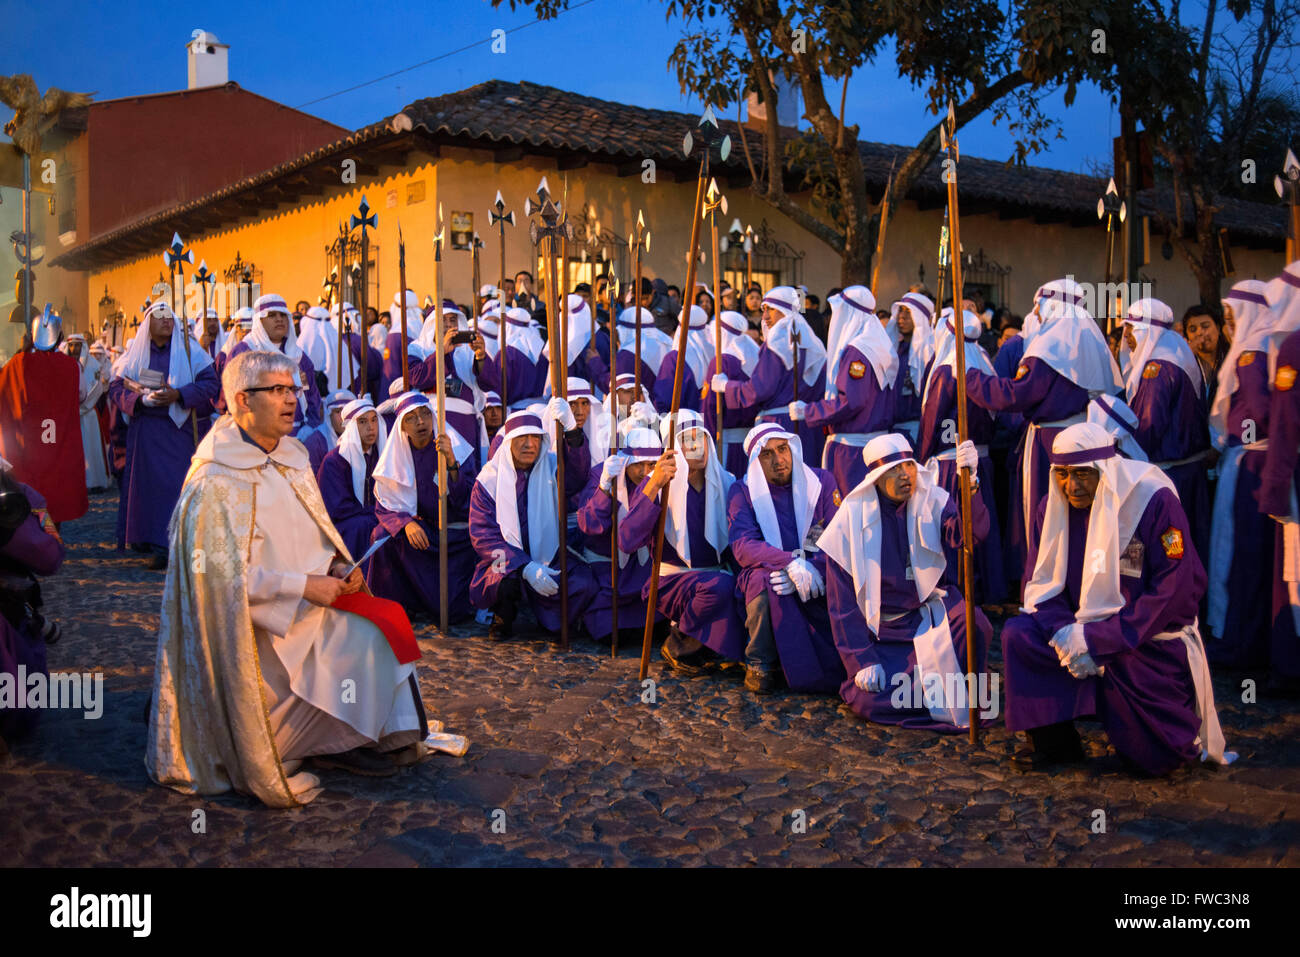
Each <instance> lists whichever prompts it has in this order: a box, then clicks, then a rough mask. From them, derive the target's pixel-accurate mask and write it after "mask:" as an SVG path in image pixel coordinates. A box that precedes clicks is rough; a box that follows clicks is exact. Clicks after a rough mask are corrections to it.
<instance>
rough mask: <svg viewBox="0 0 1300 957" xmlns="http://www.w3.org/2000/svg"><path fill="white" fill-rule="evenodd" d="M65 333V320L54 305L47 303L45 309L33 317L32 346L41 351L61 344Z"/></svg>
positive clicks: (46, 350)
mask: <svg viewBox="0 0 1300 957" xmlns="http://www.w3.org/2000/svg"><path fill="white" fill-rule="evenodd" d="M62 334H63V320H62V319H61V318H60V317H59V315H58V314H57V313H56V312H55V311H54V306H53V305H52V304H50V303H48V302H47V303H46V304H45V311H44V312H43V313H41V314H40V315H39V316H35V317H33V318H32V346H33V347H35V348H36V349H39V350H40V351H41V352H49V351H50V350H51V349H53V348H54V347H55V346H57V345H58V344H59V336H61V335H62Z"/></svg>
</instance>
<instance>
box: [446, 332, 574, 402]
mask: <svg viewBox="0 0 1300 957" xmlns="http://www.w3.org/2000/svg"><path fill="white" fill-rule="evenodd" d="M449 368H450V367H449ZM550 369H551V363H550V360H549V359H547V358H546V356H544V355H542V354H541V353H540V352H539V353H538V354H537V361H536V362H532V361H530V360H529V358H528V356H526V355H525V354H524V353H522V352H520V351H519V350H518V349H516V348H515V347H514V346H507V347H506V383H507V385H508V386H509V388H510V395H509V396H502V398H503V399H505V400H506V401H508V402H509V403H510V405H511V406H512V407H515V406H517V405H518V404H519V403H521V402H523V401H524V400H525V399H538V398H540V397H541V395H542V393H543V392H545V391H546V382H547V375H548V374H549V373H550ZM478 382H479V387H480V388H482V389H483V390H484V391H488V392H495V393H497V395H501V354H500V353H499V352H498V353H497V355H496V356H495V357H492V356H489V357H488V358H486V359H484V360H483V363H482V365H481V367H480V368H479V373H478Z"/></svg>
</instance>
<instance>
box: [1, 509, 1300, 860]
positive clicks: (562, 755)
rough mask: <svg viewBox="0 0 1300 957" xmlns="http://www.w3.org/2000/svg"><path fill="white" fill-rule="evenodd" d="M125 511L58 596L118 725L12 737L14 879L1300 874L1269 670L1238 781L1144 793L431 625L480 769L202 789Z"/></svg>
mask: <svg viewBox="0 0 1300 957" xmlns="http://www.w3.org/2000/svg"><path fill="white" fill-rule="evenodd" d="M116 508H117V497H116V493H108V494H102V495H99V496H94V497H92V500H91V512H90V514H88V515H87V516H86V517H85V518H84V519H82V520H80V521H78V522H74V523H70V524H68V525H66V526H65V528H64V534H65V538H66V540H67V544H68V549H69V554H68V560H67V562H66V563H65V565H64V567H63V570H62V572H61V573H60V574H59V575H58V576H56V577H55V578H54V579H52V580H50V581H49V582H48V583H47V584H46V586H45V596H46V604H47V613H48V614H50V615H51V616H52V617H55V618H57V619H58V620H59V621H60V622H61V623H62V626H63V629H64V637H63V639H62V641H61V642H60V643H59V644H56V645H54V646H52V647H51V648H50V667H51V669H52V670H55V671H75V672H82V671H86V672H102V673H103V674H104V697H105V701H104V712H103V716H102V718H100V719H99V720H96V721H87V720H83V718H82V715H81V713H80V712H69V711H63V712H49V713H46V714H45V715H44V716H43V718H42V723H41V727H40V729H39V731H38V732H37V733H36V735H35V736H33V737H31V738H29V739H27V740H25V741H22V742H18V743H15V744H14V745H12V748H13V757H12V759H11V762H10V763H9V765H8V766H7V767H4V768H0V864H4V865H15V864H22V865H110V864H111V865H152V866H178V865H189V864H203V865H214V864H215V865H230V864H243V865H248V864H265V865H283V866H322V865H324V866H347V865H384V866H415V865H446V864H455V865H487V866H528V865H604V866H610V865H614V866H619V865H668V866H678V865H682V866H686V865H706V864H707V865H744V864H750V863H758V864H763V865H796V866H807V865H830V864H859V865H863V864H865V865H893V866H923V865H954V864H986V865H987V864H1008V865H1019V864H1030V865H1040V866H1041V865H1122V866H1164V865H1216V866H1222V865H1247V864H1249V865H1266V866H1267V865H1290V866H1300V771H1298V770H1297V767H1298V766H1300V704H1298V703H1297V702H1295V701H1294V700H1291V701H1287V700H1277V699H1271V698H1269V697H1268V696H1267V695H1266V693H1265V692H1264V690H1263V689H1264V685H1265V681H1264V676H1262V675H1260V676H1256V678H1257V684H1258V686H1259V688H1260V692H1259V694H1260V698H1259V701H1258V702H1257V703H1253V704H1243V703H1242V700H1241V699H1242V694H1241V682H1242V679H1243V677H1248V676H1241V675H1229V674H1220V675H1216V678H1215V693H1216V699H1217V701H1218V706H1219V713H1220V716H1221V719H1222V722H1223V726H1224V732H1225V735H1226V737H1227V740H1228V745H1229V747H1230V748H1232V749H1235V750H1237V751H1238V752H1240V754H1241V758H1240V760H1239V762H1238V763H1237V764H1235V765H1233V766H1231V767H1227V768H1197V769H1193V770H1188V771H1182V772H1179V773H1178V774H1176V775H1175V776H1174V777H1172V778H1171V779H1168V780H1153V779H1139V778H1135V777H1133V776H1131V775H1130V774H1128V773H1127V772H1125V771H1123V770H1122V769H1121V768H1120V765H1119V761H1118V759H1117V758H1116V757H1115V755H1114V754H1113V752H1112V753H1110V754H1107V753H1106V750H1105V743H1104V739H1103V738H1102V736H1101V734H1100V731H1099V729H1098V727H1097V726H1096V725H1089V726H1086V727H1085V729H1084V731H1085V742H1086V744H1087V746H1088V747H1089V748H1090V750H1091V751H1092V752H1093V754H1094V757H1093V759H1092V760H1091V761H1090V762H1089V765H1088V766H1087V767H1086V768H1078V769H1069V770H1063V771H1060V772H1057V773H1054V774H1050V775H1034V776H1024V775H1019V774H1017V773H1016V772H1014V771H1011V770H1009V769H1008V768H1007V766H1006V759H1007V757H1008V756H1009V755H1010V754H1011V753H1012V751H1013V750H1014V748H1015V745H1016V741H1015V740H1014V736H1013V735H1010V734H1008V733H1007V732H1006V731H1005V729H1003V728H1002V727H1001V726H1000V725H999V726H995V727H993V728H992V729H990V730H988V731H986V732H985V734H984V736H983V739H982V743H981V747H980V748H979V749H978V750H976V751H974V752H972V750H971V748H970V746H969V744H968V743H967V741H966V739H965V737H964V736H949V737H941V736H938V735H934V734H931V733H929V732H912V731H904V730H897V731H895V730H889V729H885V728H881V727H877V726H872V725H868V724H866V723H864V722H862V721H860V720H858V719H857V718H855V717H853V716H852V715H851V714H850V713H849V711H848V710H847V708H844V707H842V706H841V705H840V702H839V701H838V699H834V698H817V697H810V696H805V695H799V694H792V693H789V692H784V693H780V694H777V695H773V696H771V697H769V698H765V699H760V698H755V697H754V696H751V695H749V694H747V693H746V692H745V691H744V689H743V688H742V686H741V681H740V678H739V677H738V676H737V677H731V676H725V675H724V676H719V677H712V678H701V679H693V680H679V679H677V678H675V677H673V676H671V675H670V674H669V673H668V672H667V671H666V670H665V669H664V668H663V666H662V665H661V663H660V661H659V658H658V652H657V650H656V653H655V658H654V664H653V665H652V668H651V677H652V678H654V679H655V680H656V682H657V687H656V689H655V690H656V697H657V700H656V701H655V702H654V703H643V701H642V688H641V686H640V685H639V684H638V682H637V681H636V665H637V662H636V654H637V651H636V650H634V649H632V648H630V647H627V648H624V649H623V652H622V654H621V655H620V657H619V658H618V659H617V660H611V659H610V657H609V653H608V650H607V649H606V650H603V651H602V649H600V648H599V647H598V646H597V645H595V644H594V643H590V642H582V643H578V644H576V645H575V646H574V648H573V650H572V651H570V652H568V653H560V652H558V651H553V650H551V648H550V646H549V644H548V643H547V642H545V641H541V640H530V639H528V638H524V639H520V640H516V641H513V642H508V643H505V644H501V645H494V644H489V643H488V642H487V641H486V639H485V635H486V628H485V627H480V628H477V629H462V630H459V631H457V633H456V634H454V635H450V636H440V635H439V634H438V633H437V631H436V630H435V628H433V627H432V626H431V625H429V624H428V623H427V622H426V623H423V624H422V625H421V623H419V622H417V630H418V633H419V634H420V636H421V647H422V648H423V650H424V658H423V660H422V662H421V663H420V665H419V666H418V674H419V678H420V685H421V688H422V689H423V693H424V698H425V701H426V702H427V704H428V706H429V709H430V717H436V718H439V719H441V720H442V721H443V722H445V723H446V725H447V730H448V731H451V732H454V733H457V734H463V735H465V736H467V737H468V738H469V740H470V750H469V753H468V754H466V755H465V756H464V757H462V758H455V757H450V756H448V755H437V756H435V757H433V758H432V759H430V760H428V761H427V762H425V763H423V764H422V765H420V766H418V767H415V768H407V769H404V770H403V771H402V772H401V773H400V774H399V775H398V776H397V777H395V778H388V779H378V780H373V779H367V778H360V777H353V776H350V775H347V774H344V773H341V772H320V773H321V776H322V781H323V783H324V784H325V785H326V791H325V793H324V794H322V795H321V796H320V797H319V798H318V799H317V800H316V801H315V802H314V803H313V804H311V805H309V806H307V807H305V808H301V809H298V810H293V811H278V810H271V809H268V808H265V807H263V806H262V805H261V804H260V803H258V802H257V801H256V800H254V799H252V798H247V797H243V796H238V795H228V796H225V797H222V798H218V799H213V800H209V799H201V798H189V797H185V796H183V795H180V794H177V793H174V792H172V791H169V790H167V789H164V788H161V787H158V786H155V785H153V784H152V783H150V782H149V780H148V778H147V777H146V775H145V770H144V763H143V755H144V747H145V725H144V722H143V720H142V712H143V710H144V708H145V706H146V701H147V699H148V695H149V690H150V684H151V678H152V671H153V660H154V637H155V635H154V633H155V628H156V625H157V620H158V605H159V598H160V594H161V586H162V581H163V573H162V572H154V571H149V570H147V569H146V568H145V567H144V563H143V561H142V560H141V559H140V557H139V556H137V555H135V554H132V553H126V554H121V553H117V552H115V551H114V550H113V547H112V537H113V525H114V518H115V515H116ZM196 808H201V809H203V810H204V812H205V815H206V833H201V834H196V833H193V831H192V829H191V822H192V819H193V817H192V815H193V811H194V810H195V809H196ZM498 809H499V811H500V812H503V814H502V813H494V812H498ZM1098 810H1100V811H1103V812H1104V820H1105V830H1104V833H1098V832H1096V831H1095V830H1094V828H1095V827H1097V824H1096V822H1097V821H1098V820H1099V817H1100V816H1099V815H1097V814H1096V811H1098ZM494 821H495V822H496V823H497V827H496V828H495V829H494V828H493V823H494ZM502 825H504V832H503V833H498V832H500V831H501V830H502Z"/></svg>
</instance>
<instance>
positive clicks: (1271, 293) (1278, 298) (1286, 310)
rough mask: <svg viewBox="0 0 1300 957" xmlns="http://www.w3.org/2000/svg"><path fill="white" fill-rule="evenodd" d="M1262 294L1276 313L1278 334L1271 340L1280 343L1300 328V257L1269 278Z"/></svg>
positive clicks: (1270, 364)
mask: <svg viewBox="0 0 1300 957" xmlns="http://www.w3.org/2000/svg"><path fill="white" fill-rule="evenodd" d="M1264 295H1265V296H1266V297H1267V298H1268V301H1269V305H1270V307H1271V308H1272V309H1273V310H1275V311H1276V312H1277V314H1278V315H1277V331H1278V333H1279V335H1278V336H1277V338H1276V339H1274V340H1273V342H1275V343H1276V344H1277V345H1281V344H1282V340H1283V339H1284V338H1286V336H1287V334H1288V333H1292V332H1295V331H1296V330H1297V329H1300V259H1297V260H1296V261H1295V262H1293V263H1290V264H1288V265H1287V267H1286V268H1285V269H1283V270H1282V271H1281V272H1280V273H1278V274H1277V275H1276V276H1275V277H1274V278H1272V279H1270V280H1269V282H1268V285H1267V286H1266V287H1265V288H1264ZM1238 334H1240V333H1238ZM1275 358H1276V356H1270V357H1269V368H1270V369H1271V368H1272V367H1273V359H1275ZM1270 381H1272V379H1271V378H1270Z"/></svg>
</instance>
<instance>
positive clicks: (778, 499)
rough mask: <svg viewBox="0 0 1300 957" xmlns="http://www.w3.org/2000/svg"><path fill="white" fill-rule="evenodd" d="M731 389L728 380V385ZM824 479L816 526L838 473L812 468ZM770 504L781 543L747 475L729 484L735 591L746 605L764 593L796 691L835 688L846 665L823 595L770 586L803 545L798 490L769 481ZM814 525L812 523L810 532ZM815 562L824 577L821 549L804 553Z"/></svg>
mask: <svg viewBox="0 0 1300 957" xmlns="http://www.w3.org/2000/svg"><path fill="white" fill-rule="evenodd" d="M728 389H730V386H728ZM813 472H815V473H816V475H817V478H818V480H819V481H820V482H821V494H820V495H819V496H818V498H817V505H816V507H815V508H814V509H813V517H812V524H813V528H815V527H817V526H820V527H821V528H825V527H826V523H827V522H829V521H830V520H831V518H833V517H834V515H835V511H836V509H837V508H838V506H837V505H836V503H835V497H836V495H837V494H838V492H837V490H836V488H835V479H834V478H832V477H831V474H830V473H829V472H827V471H824V470H822V469H818V468H814V469H813ZM771 491H772V505H773V508H774V509H775V511H776V520H777V527H778V528H779V529H780V532H781V547H780V548H776V547H774V546H772V545H769V544H767V542H766V540H764V538H763V532H762V529H760V528H759V525H758V517H757V515H755V513H754V505H753V499H752V498H751V497H750V494H749V487H748V486H747V485H746V484H745V482H743V481H739V482H736V484H734V485H733V486H731V492H730V494H729V495H728V497H727V520H728V521H727V524H728V527H729V528H730V531H731V552H732V555H733V556H735V559H736V563H737V564H739V565H740V568H741V571H740V574H739V575H738V576H736V592H737V594H738V595H739V596H740V599H741V601H742V602H743V603H744V605H745V606H746V607H748V606H749V603H750V602H752V601H754V600H755V599H757V598H759V597H760V596H762V595H764V594H766V595H767V598H768V612H769V614H770V615H771V619H772V636H773V638H774V639H775V641H776V647H777V652H778V654H779V655H780V658H781V669H782V671H784V672H785V679H786V683H787V684H789V686H790V687H791V689H793V690H795V691H814V692H823V693H826V694H832V693H834V692H836V691H838V690H839V687H840V685H841V684H842V683H843V681H844V666H843V664H841V663H840V656H839V654H838V652H836V650H835V640H834V637H833V636H832V634H831V629H830V620H829V618H828V616H827V614H826V604H825V600H824V599H822V598H817V599H813V600H812V601H809V602H801V601H800V600H799V596H798V594H790V595H778V594H777V593H776V592H775V591H773V590H772V589H771V580H770V576H771V574H772V572H775V571H780V570H781V569H783V568H785V567H786V566H787V565H788V564H790V559H791V555H792V553H793V552H794V550H795V549H797V548H799V547H801V546H802V544H803V543H802V542H800V541H799V537H798V529H797V528H796V527H795V512H794V491H793V486H792V485H785V486H780V485H778V486H771ZM813 528H810V529H809V531H810V533H811V532H812V530H813ZM805 557H806V558H807V559H808V561H810V562H812V564H813V565H815V566H816V568H817V570H818V572H820V573H821V575H822V579H823V580H825V577H826V564H827V563H826V556H825V555H824V554H823V553H822V552H821V551H819V550H813V551H809V552H808V553H807V555H806V556H805Z"/></svg>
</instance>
